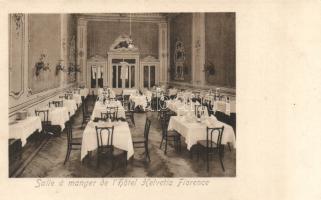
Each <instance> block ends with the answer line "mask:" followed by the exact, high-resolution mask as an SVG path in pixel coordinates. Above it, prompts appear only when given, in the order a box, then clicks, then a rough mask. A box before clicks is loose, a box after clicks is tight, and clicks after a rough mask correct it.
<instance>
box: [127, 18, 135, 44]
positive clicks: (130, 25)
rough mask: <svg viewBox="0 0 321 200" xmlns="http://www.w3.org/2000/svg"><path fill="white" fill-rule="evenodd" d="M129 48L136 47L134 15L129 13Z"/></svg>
mask: <svg viewBox="0 0 321 200" xmlns="http://www.w3.org/2000/svg"><path fill="white" fill-rule="evenodd" d="M128 48H130V49H132V48H134V42H133V39H132V15H131V13H129V40H128Z"/></svg>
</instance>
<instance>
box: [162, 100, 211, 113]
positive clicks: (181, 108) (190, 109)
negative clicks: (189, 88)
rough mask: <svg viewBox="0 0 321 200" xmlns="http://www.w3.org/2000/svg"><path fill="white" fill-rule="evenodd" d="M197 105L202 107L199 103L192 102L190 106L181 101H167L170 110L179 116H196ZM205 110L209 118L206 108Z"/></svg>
mask: <svg viewBox="0 0 321 200" xmlns="http://www.w3.org/2000/svg"><path fill="white" fill-rule="evenodd" d="M195 105H200V104H199V103H198V102H196V103H194V102H191V103H190V104H185V103H182V102H181V101H179V100H169V101H166V106H167V108H168V109H170V110H172V111H174V112H175V113H176V114H177V115H188V114H190V115H195ZM203 108H204V114H205V116H208V111H207V108H206V107H203Z"/></svg>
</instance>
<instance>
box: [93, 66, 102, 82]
mask: <svg viewBox="0 0 321 200" xmlns="http://www.w3.org/2000/svg"><path fill="white" fill-rule="evenodd" d="M91 71H92V78H93V79H96V76H97V79H100V78H102V72H103V69H102V66H96V65H92V66H91Z"/></svg>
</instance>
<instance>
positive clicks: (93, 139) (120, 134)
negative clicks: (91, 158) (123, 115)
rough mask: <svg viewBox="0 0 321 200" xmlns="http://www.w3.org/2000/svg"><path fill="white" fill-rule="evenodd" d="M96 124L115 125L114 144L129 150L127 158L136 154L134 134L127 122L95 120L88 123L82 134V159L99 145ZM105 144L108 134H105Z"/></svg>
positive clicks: (100, 125)
mask: <svg viewBox="0 0 321 200" xmlns="http://www.w3.org/2000/svg"><path fill="white" fill-rule="evenodd" d="M96 126H98V127H111V126H114V133H113V145H114V146H115V147H116V148H118V149H121V150H124V151H127V159H130V158H131V157H132V156H133V155H134V146H133V140H132V135H131V133H130V129H129V126H128V123H127V122H121V121H116V122H93V121H90V122H88V123H87V126H86V128H85V130H84V133H83V136H82V145H81V160H83V158H85V156H86V155H87V154H88V152H91V151H94V150H95V149H97V147H98V143H97V133H96V128H95V127H96ZM102 138H103V144H107V135H103V137H102Z"/></svg>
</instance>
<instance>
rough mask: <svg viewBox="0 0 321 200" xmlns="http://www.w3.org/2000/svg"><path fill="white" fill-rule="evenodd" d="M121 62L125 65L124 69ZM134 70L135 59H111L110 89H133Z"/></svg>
mask: <svg viewBox="0 0 321 200" xmlns="http://www.w3.org/2000/svg"><path fill="white" fill-rule="evenodd" d="M123 62H125V63H126V67H124V65H123ZM135 68H136V64H135V59H112V87H113V88H133V87H135ZM123 70H126V71H127V72H124V71H123ZM122 74H123V76H122ZM124 74H125V75H124Z"/></svg>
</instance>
